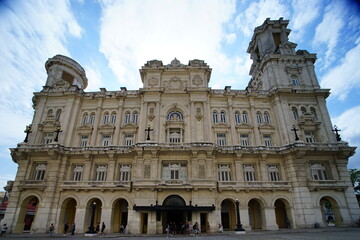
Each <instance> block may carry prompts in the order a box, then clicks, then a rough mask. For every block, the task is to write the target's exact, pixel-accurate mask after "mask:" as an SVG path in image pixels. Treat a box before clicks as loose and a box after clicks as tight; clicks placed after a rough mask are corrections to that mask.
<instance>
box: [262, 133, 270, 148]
mask: <svg viewBox="0 0 360 240" xmlns="http://www.w3.org/2000/svg"><path fill="white" fill-rule="evenodd" d="M263 139H264V144H265V146H267V147H271V146H272V142H271V135H269V134H264V135H263Z"/></svg>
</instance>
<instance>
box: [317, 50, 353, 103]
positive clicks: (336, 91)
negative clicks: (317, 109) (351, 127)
mask: <svg viewBox="0 0 360 240" xmlns="http://www.w3.org/2000/svg"><path fill="white" fill-rule="evenodd" d="M359 56H360V44H358V45H357V46H356V47H354V48H353V49H351V50H350V51H348V52H347V53H346V55H345V57H344V58H343V59H342V60H341V64H339V65H338V66H336V67H334V68H333V69H330V70H329V71H328V73H327V74H326V75H325V76H324V78H323V79H322V81H321V86H323V87H325V88H331V93H332V97H336V98H339V99H340V100H344V99H345V98H346V97H347V95H348V93H349V92H350V90H352V89H353V88H354V87H360V81H359V79H360V68H359Z"/></svg>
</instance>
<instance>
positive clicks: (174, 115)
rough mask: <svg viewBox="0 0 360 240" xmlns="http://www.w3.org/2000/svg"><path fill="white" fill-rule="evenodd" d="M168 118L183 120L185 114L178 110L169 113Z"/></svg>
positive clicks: (170, 119)
mask: <svg viewBox="0 0 360 240" xmlns="http://www.w3.org/2000/svg"><path fill="white" fill-rule="evenodd" d="M167 120H169V121H182V120H183V115H182V114H181V113H180V112H178V111H172V112H170V113H169V114H168V116H167Z"/></svg>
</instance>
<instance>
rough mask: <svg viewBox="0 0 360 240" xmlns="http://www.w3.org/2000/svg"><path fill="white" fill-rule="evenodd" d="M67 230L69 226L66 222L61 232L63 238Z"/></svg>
mask: <svg viewBox="0 0 360 240" xmlns="http://www.w3.org/2000/svg"><path fill="white" fill-rule="evenodd" d="M68 230H69V224H68V223H67V222H66V223H65V225H64V231H63V234H64V236H66V233H67V231H68Z"/></svg>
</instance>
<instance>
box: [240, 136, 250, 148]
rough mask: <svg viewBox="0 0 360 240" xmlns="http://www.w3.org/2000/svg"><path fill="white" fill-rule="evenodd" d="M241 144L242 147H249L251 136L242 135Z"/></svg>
mask: <svg viewBox="0 0 360 240" xmlns="http://www.w3.org/2000/svg"><path fill="white" fill-rule="evenodd" d="M240 144H241V146H249V145H250V141H249V134H240Z"/></svg>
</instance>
